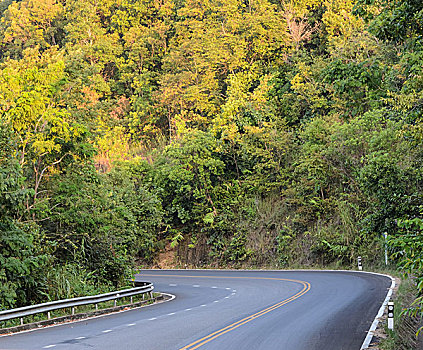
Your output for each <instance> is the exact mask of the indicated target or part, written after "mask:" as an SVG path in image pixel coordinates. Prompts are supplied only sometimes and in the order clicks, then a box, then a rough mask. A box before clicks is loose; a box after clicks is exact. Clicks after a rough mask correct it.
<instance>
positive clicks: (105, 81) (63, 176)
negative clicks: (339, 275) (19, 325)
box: [0, 0, 423, 308]
mask: <svg viewBox="0 0 423 350" xmlns="http://www.w3.org/2000/svg"><path fill="white" fill-rule="evenodd" d="M0 16H1V20H0V55H1V56H0V116H1V120H0V192H1V196H0V207H1V210H0V305H1V306H0V308H9V307H14V306H20V305H24V304H27V303H34V302H38V301H41V300H48V299H56V298H63V297H70V296H74V295H79V294H87V293H92V292H97V291H99V290H106V289H108V288H114V287H118V286H119V285H120V284H121V283H124V281H125V279H126V277H127V276H128V273H130V272H131V271H130V269H131V267H132V266H133V264H134V262H135V261H136V262H137V263H138V264H144V265H149V264H154V263H155V261H156V260H157V254H158V253H159V252H160V251H162V250H163V249H164V248H165V247H167V249H173V250H174V251H176V252H177V259H178V261H177V262H178V263H179V264H181V265H183V264H187V265H190V266H205V265H208V266H235V267H236V266H241V265H248V266H278V267H289V266H294V265H296V266H299V265H301V266H311V265H319V266H324V265H328V264H333V265H336V266H352V265H354V264H355V261H356V258H357V256H359V255H360V256H362V257H363V260H364V261H365V263H366V264H367V265H369V264H372V265H378V264H381V262H382V261H383V250H384V240H383V234H384V233H387V235H388V238H389V249H390V253H391V254H392V261H395V262H396V263H398V264H399V266H400V267H402V268H404V269H405V271H406V272H409V273H411V274H414V275H415V276H416V277H417V278H418V282H419V283H418V289H419V291H420V292H423V275H422V271H423V270H422V268H421V266H422V264H423V262H422V261H423V260H422V255H421V254H422V249H423V238H422V235H421V230H422V228H423V224H422V215H423V204H422V203H423V201H422V199H423V190H422V186H423V169H422V160H423V144H422V139H423V129H422V113H423V66H422V64H421V62H422V60H423V45H422V43H423V41H422V35H423V25H422V23H423V3H421V1H420V0H395V1H389V0H359V1H358V2H356V1H353V0H324V1H318V0H286V1H282V2H280V1H275V0H220V1H218V0H205V1H204V0H202V1H196V0H160V1H157V0H97V1H91V0H80V1H73V2H69V1H61V0H57V1H56V0H22V1H11V0H3V1H1V3H0Z"/></svg>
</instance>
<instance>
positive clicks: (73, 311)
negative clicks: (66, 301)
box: [72, 306, 75, 316]
mask: <svg viewBox="0 0 423 350" xmlns="http://www.w3.org/2000/svg"><path fill="white" fill-rule="evenodd" d="M73 315H75V306H74V307H72V316H73Z"/></svg>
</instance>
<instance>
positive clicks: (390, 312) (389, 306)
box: [388, 301, 394, 330]
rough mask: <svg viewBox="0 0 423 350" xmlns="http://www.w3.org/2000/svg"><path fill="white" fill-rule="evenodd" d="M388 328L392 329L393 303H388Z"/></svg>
mask: <svg viewBox="0 0 423 350" xmlns="http://www.w3.org/2000/svg"><path fill="white" fill-rule="evenodd" d="M388 328H389V329H391V330H394V303H393V302H392V301H390V302H389V303H388Z"/></svg>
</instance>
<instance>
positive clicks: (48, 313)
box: [47, 311, 50, 320]
mask: <svg viewBox="0 0 423 350" xmlns="http://www.w3.org/2000/svg"><path fill="white" fill-rule="evenodd" d="M47 319H48V320H49V319H50V311H48V312H47Z"/></svg>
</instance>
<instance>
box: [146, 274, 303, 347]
mask: <svg viewBox="0 0 423 350" xmlns="http://www.w3.org/2000/svg"><path fill="white" fill-rule="evenodd" d="M146 276H154V277H187V278H193V277H194V278H219V279H222V278H226V279H262V280H277V281H286V282H294V283H299V284H301V285H302V286H303V289H302V290H300V291H299V292H298V293H296V294H294V295H293V296H291V297H289V298H287V299H284V300H282V301H280V302H278V303H276V304H274V305H272V306H269V307H268V308H266V309H263V310H261V311H259V312H257V313H255V314H253V315H250V316H248V317H245V318H243V319H242V320H239V321H237V322H234V323H232V324H230V325H229V326H226V327H224V328H222V329H219V330H218V331H216V332H213V333H211V334H209V335H207V336H205V337H203V338H201V339H198V340H196V341H195V342H193V343H191V344H189V345H186V346H184V347H183V348H181V349H179V350H195V349H198V348H199V347H200V346H203V345H204V344H206V343H208V342H210V341H212V340H213V339H216V338H218V337H220V336H221V335H224V334H226V333H228V332H230V331H232V330H234V329H236V328H238V327H240V326H242V325H244V324H246V323H248V322H251V321H253V320H255V319H256V318H258V317H261V316H263V315H265V314H267V313H269V312H271V311H273V310H276V309H278V308H280V307H281V306H284V305H286V304H288V303H290V302H291V301H294V300H296V299H298V298H299V297H301V296H303V295H304V294H306V293H307V292H308V291H309V290H310V289H311V284H310V283H309V282H305V281H299V280H293V279H287V278H275V277H228V276H189V275H150V274H146Z"/></svg>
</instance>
